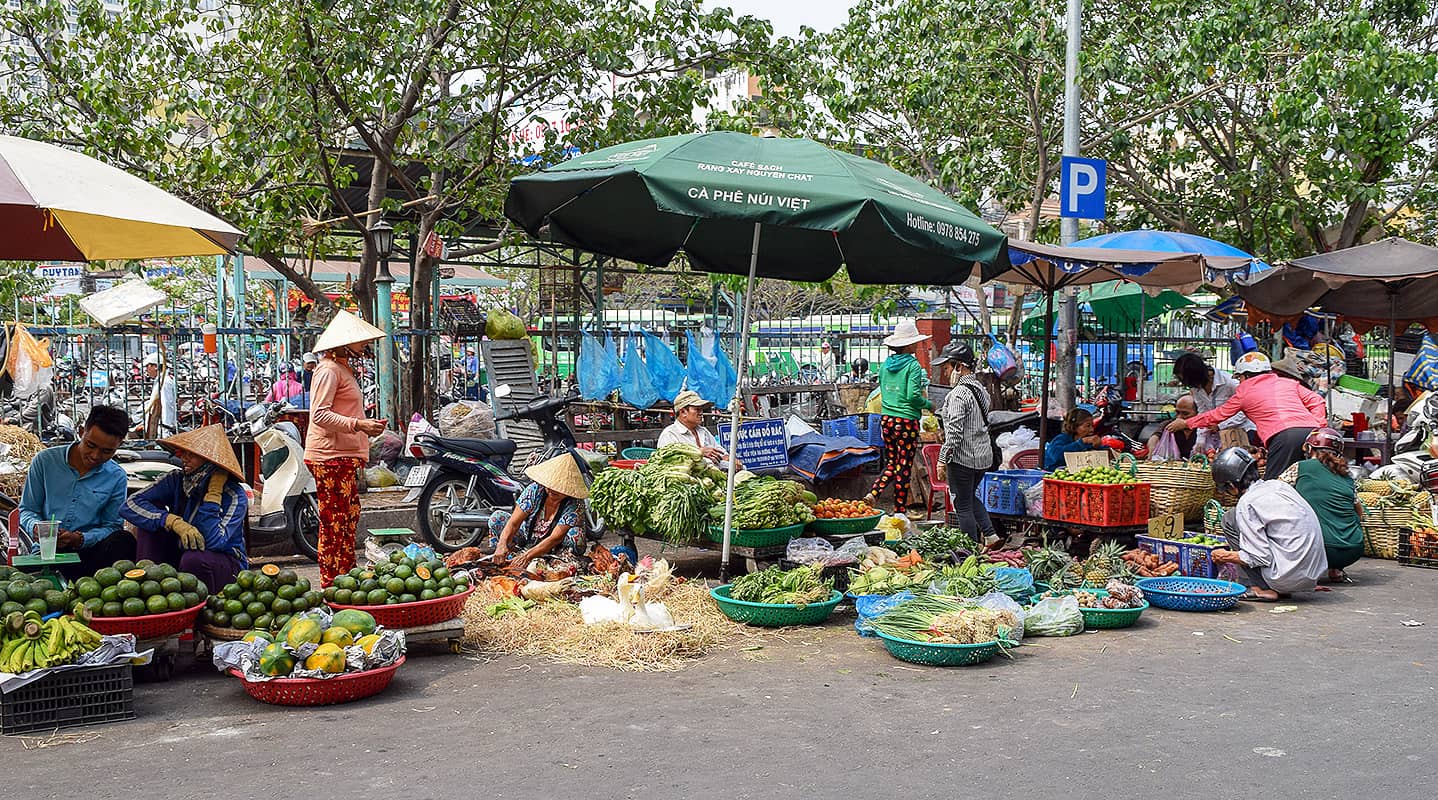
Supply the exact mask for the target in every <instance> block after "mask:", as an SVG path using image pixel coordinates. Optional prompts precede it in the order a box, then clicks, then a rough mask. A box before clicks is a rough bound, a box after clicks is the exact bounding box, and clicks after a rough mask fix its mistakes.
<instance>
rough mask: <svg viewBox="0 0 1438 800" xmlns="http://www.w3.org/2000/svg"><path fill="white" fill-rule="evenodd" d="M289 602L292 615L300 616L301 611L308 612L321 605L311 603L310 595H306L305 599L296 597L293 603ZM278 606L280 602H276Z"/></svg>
mask: <svg viewBox="0 0 1438 800" xmlns="http://www.w3.org/2000/svg"><path fill="white" fill-rule="evenodd" d="M289 602H290V613H291V614H298V613H299V612H301V611H308V610H309V609H311V608H314V607H315V606H317V605H319V603H318V602H316V603H311V602H310V598H309V596H308V595H305V596H303V597H296V598H295V599H293V600H291V601H289ZM276 605H277V606H278V601H277V602H276Z"/></svg>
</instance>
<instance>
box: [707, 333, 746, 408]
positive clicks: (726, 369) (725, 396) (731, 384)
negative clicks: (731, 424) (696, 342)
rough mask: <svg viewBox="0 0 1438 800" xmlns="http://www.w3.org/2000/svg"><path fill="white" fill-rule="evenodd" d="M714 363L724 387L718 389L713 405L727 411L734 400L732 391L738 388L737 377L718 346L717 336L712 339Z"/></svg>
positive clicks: (732, 366)
mask: <svg viewBox="0 0 1438 800" xmlns="http://www.w3.org/2000/svg"><path fill="white" fill-rule="evenodd" d="M714 361H715V362H716V363H718V365H719V377H720V378H723V379H724V385H723V386H722V387H720V392H721V394H720V396H719V397H718V398H717V399H716V400H715V401H714V405H716V406H718V407H719V408H724V409H727V408H728V407H729V404H730V403H731V402H733V400H734V390H735V389H737V388H738V387H739V376H738V374H736V373H735V372H734V365H733V364H731V363H729V356H728V355H727V354H726V353H725V352H724V348H723V347H720V346H719V337H717V336H716V337H714ZM705 399H708V398H705Z"/></svg>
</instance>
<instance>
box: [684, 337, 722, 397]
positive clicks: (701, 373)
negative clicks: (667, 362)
mask: <svg viewBox="0 0 1438 800" xmlns="http://www.w3.org/2000/svg"><path fill="white" fill-rule="evenodd" d="M684 335H685V336H686V337H688V339H689V364H688V366H687V367H686V368H685V374H686V377H685V385H686V386H687V387H688V388H689V389H690V390H692V391H694V392H696V393H697V394H698V395H699V396H700V397H702V398H704V399H705V400H708V401H709V402H711V403H714V402H716V401H715V398H717V397H722V396H723V394H724V378H723V376H721V375H720V374H719V364H718V362H716V361H715V360H714V355H713V354H712V353H706V352H705V351H704V348H703V347H701V346H700V345H699V342H697V341H695V339H694V332H693V331H685V332H684Z"/></svg>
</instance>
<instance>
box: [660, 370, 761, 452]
mask: <svg viewBox="0 0 1438 800" xmlns="http://www.w3.org/2000/svg"><path fill="white" fill-rule="evenodd" d="M710 405H712V403H710V402H709V401H708V400H705V399H704V398H702V397H700V396H699V393H698V392H693V391H689V390H688V389H686V390H684V391H682V392H680V393H679V396H678V397H675V398H674V423H673V424H672V425H670V426H669V427H667V428H665V429H664V431H663V432H662V433H660V434H659V446H660V447H663V446H665V445H667V444H677V443H680V442H682V443H684V444H687V445H692V446H694V447H697V448H699V452H700V453H701V454H703V456H704V458H705V459H706V460H707V461H709V462H710V463H712V464H716V465H718V464H721V463H725V459H727V458H728V457H729V454H728V453H726V452H724V448H722V447H720V446H719V440H718V439H715V438H714V434H712V433H710V432H709V431H708V430H707V429H706V428H705V427H704V424H703V423H704V409H706V408H708V407H709V406H710ZM734 463H735V466H737V467H738V468H740V469H743V467H744V465H743V464H741V463H739V460H738V459H735V460H734Z"/></svg>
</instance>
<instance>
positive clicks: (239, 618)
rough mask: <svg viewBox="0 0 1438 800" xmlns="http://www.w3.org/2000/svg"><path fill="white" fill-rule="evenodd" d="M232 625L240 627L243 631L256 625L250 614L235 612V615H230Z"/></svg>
mask: <svg viewBox="0 0 1438 800" xmlns="http://www.w3.org/2000/svg"><path fill="white" fill-rule="evenodd" d="M230 627H231V628H238V629H239V630H242V631H243V630H249V629H250V628H253V627H255V621H254V619H253V618H252V617H251V616H250V615H249V614H244V613H241V614H235V615H234V616H232V617H230Z"/></svg>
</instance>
